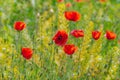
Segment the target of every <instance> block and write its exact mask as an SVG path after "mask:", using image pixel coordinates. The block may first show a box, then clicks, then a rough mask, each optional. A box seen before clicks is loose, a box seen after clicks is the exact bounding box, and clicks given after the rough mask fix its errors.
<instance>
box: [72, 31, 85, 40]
mask: <svg viewBox="0 0 120 80" xmlns="http://www.w3.org/2000/svg"><path fill="white" fill-rule="evenodd" d="M71 35H72V36H74V37H76V38H79V37H84V32H83V30H72V31H71Z"/></svg>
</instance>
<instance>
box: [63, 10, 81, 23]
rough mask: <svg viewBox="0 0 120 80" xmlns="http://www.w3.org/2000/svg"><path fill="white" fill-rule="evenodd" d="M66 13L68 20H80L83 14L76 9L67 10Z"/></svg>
mask: <svg viewBox="0 0 120 80" xmlns="http://www.w3.org/2000/svg"><path fill="white" fill-rule="evenodd" d="M64 15H65V18H66V19H67V20H70V21H75V22H76V21H78V20H79V19H80V17H81V15H80V14H79V13H78V12H76V11H66V12H65V13H64Z"/></svg>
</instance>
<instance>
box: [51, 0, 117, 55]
mask: <svg viewBox="0 0 120 80" xmlns="http://www.w3.org/2000/svg"><path fill="white" fill-rule="evenodd" d="M63 1H64V0H58V2H63ZM75 1H76V2H82V1H83V0H75ZM100 1H103V2H104V1H106V0H100ZM67 6H70V3H69V4H67ZM64 16H65V18H66V19H67V20H69V21H74V22H76V21H79V20H80V18H81V14H80V13H79V12H77V11H65V12H64ZM70 34H71V35H72V36H74V37H75V38H80V37H84V31H83V30H72V31H71V32H70ZM100 36H101V32H100V31H97V30H95V31H92V38H93V39H94V40H98V39H99V38H100ZM105 37H106V38H107V39H108V40H113V39H115V38H116V34H115V33H114V32H112V31H106V34H105ZM67 40H68V34H67V32H66V31H64V30H58V31H57V33H56V34H55V35H54V37H53V41H54V42H55V44H57V45H58V46H62V47H63V50H64V52H65V53H66V54H68V55H71V54H73V53H74V52H75V51H76V50H77V47H76V46H75V45H74V44H66V43H67Z"/></svg>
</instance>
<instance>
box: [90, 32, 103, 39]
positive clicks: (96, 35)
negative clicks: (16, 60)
mask: <svg viewBox="0 0 120 80" xmlns="http://www.w3.org/2000/svg"><path fill="white" fill-rule="evenodd" d="M100 35H101V32H99V31H93V32H92V37H93V38H94V39H95V40H98V39H99V38H100Z"/></svg>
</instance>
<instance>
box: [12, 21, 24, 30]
mask: <svg viewBox="0 0 120 80" xmlns="http://www.w3.org/2000/svg"><path fill="white" fill-rule="evenodd" d="M25 27H26V24H25V23H24V22H22V21H17V22H15V23H14V29H15V30H17V31H22V30H23V29H24V28H25Z"/></svg>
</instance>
